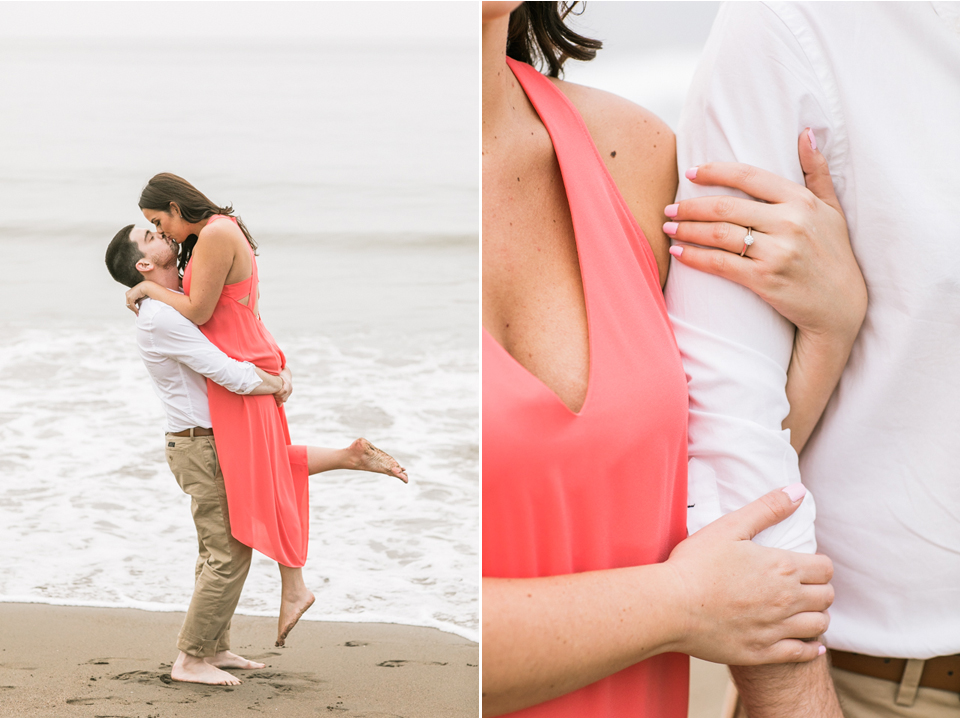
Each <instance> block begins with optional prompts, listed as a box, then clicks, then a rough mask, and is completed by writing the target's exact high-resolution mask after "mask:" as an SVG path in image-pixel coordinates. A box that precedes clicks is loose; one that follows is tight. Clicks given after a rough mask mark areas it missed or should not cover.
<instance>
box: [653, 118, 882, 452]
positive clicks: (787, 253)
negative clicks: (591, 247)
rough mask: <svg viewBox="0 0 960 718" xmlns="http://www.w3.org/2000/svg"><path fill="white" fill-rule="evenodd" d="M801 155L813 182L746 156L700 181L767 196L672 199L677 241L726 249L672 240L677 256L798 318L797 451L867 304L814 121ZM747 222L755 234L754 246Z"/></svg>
mask: <svg viewBox="0 0 960 718" xmlns="http://www.w3.org/2000/svg"><path fill="white" fill-rule="evenodd" d="M799 154H800V166H801V167H802V169H803V175H804V182H805V184H806V189H805V188H803V187H801V186H800V185H797V184H795V183H793V182H790V181H789V180H786V179H783V178H782V177H778V176H777V175H774V174H772V173H770V172H765V171H764V170H760V169H757V168H756V167H751V166H750V165H744V164H737V163H731V162H724V163H710V164H704V165H701V166H700V167H698V168H695V169H694V170H688V172H687V176H688V179H690V180H691V181H693V182H696V183H697V184H716V185H724V186H727V187H735V188H737V189H739V190H742V191H743V192H745V193H747V194H749V195H751V196H753V197H757V198H758V199H761V200H765V201H766V202H767V203H764V202H757V201H754V200H749V199H743V198H739V197H729V196H720V197H699V198H696V199H689V200H683V201H682V202H678V203H677V204H673V205H670V206H669V207H667V209H666V214H667V215H668V216H670V217H673V220H674V221H671V222H667V223H666V224H665V225H664V231H665V232H666V233H667V234H669V235H671V236H672V237H674V238H675V239H677V240H678V241H682V242H692V243H694V244H698V245H706V246H711V247H717V248H718V249H706V248H704V247H702V246H701V247H694V246H684V247H681V246H673V247H671V248H670V253H671V254H673V255H674V257H676V258H677V261H679V262H681V263H683V264H686V265H688V266H691V267H693V268H695V269H699V270H702V271H704V272H709V273H711V274H716V275H718V276H721V277H725V278H726V279H730V280H731V281H734V282H736V283H737V284H742V285H743V286H745V287H747V288H748V289H751V290H753V291H754V292H756V293H757V294H758V295H759V296H760V297H761V298H762V299H763V300H764V301H766V302H767V303H768V304H769V305H770V306H772V307H773V308H774V309H775V310H776V311H778V312H779V313H780V314H781V315H783V316H784V317H786V318H787V319H788V320H789V321H791V322H793V324H795V325H796V327H797V334H796V338H795V340H794V346H793V356H792V357H791V359H790V367H789V371H788V375H787V377H788V378H787V388H786V392H787V399H788V400H789V402H790V413H789V414H788V415H787V417H786V418H785V419H784V420H783V428H784V429H789V430H790V443H791V444H793V447H794V449H795V450H796V451H797V452H798V453H799V452H800V451H802V450H803V447H804V446H805V445H806V443H807V439H809V438H810V435H811V434H812V433H813V429H814V427H815V426H816V425H817V422H818V421H819V420H820V416H821V415H822V414H823V410H824V408H825V407H826V405H827V401H828V400H829V399H830V395H831V394H832V393H833V390H834V388H835V387H836V385H837V382H838V381H839V379H840V375H841V373H842V372H843V368H844V367H845V366H846V363H847V359H848V357H849V356H850V351H851V349H852V348H853V342H854V340H855V339H856V337H857V333H858V332H859V331H860V325H861V324H862V323H863V318H864V315H865V314H866V310H867V288H866V284H865V283H864V281H863V276H862V275H861V273H860V268H859V267H858V266H857V262H856V259H855V258H854V256H853V251H852V250H851V248H850V238H849V236H848V235H847V225H846V220H845V218H844V216H843V210H842V209H841V207H840V203H839V201H838V200H837V195H836V193H835V192H834V190H833V181H832V180H831V179H830V169H829V168H828V167H827V161H826V159H824V157H823V155H822V154H820V152H819V151H817V148H816V142H815V141H814V138H813V133H812V132H811V131H810V130H806V131H805V132H803V133H802V134H801V135H800V139H799ZM691 175H692V176H691ZM747 228H751V235H752V237H753V239H754V242H753V243H752V244H750V245H749V246H748V245H746V244H745V242H744V238H745V237H746V235H747ZM740 255H743V256H740Z"/></svg>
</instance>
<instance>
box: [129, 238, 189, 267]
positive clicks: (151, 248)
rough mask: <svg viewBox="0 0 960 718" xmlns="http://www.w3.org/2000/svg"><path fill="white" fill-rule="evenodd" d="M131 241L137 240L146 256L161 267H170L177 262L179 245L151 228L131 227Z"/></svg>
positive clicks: (138, 245)
mask: <svg viewBox="0 0 960 718" xmlns="http://www.w3.org/2000/svg"><path fill="white" fill-rule="evenodd" d="M130 241H131V242H135V243H136V245H137V247H139V248H140V251H141V252H143V254H144V256H145V257H146V258H147V259H149V260H150V262H152V263H153V264H154V265H155V266H157V267H159V268H160V269H168V268H169V267H172V266H175V265H176V263H177V252H178V251H179V249H180V247H179V245H178V244H177V243H176V242H175V241H174V240H172V239H167V238H165V237H164V236H163V235H162V234H160V233H159V232H154V231H153V230H150V229H131V230H130Z"/></svg>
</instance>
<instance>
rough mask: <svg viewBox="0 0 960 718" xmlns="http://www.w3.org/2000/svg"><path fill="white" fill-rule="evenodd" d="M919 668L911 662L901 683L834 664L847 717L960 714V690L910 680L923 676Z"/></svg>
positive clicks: (955, 717)
mask: <svg viewBox="0 0 960 718" xmlns="http://www.w3.org/2000/svg"><path fill="white" fill-rule="evenodd" d="M917 663H918V664H919V663H922V661H917ZM917 668H918V669H917V670H915V671H910V668H909V666H908V668H907V670H906V671H904V679H903V680H902V681H901V682H900V683H894V682H893V681H885V680H883V679H882V678H871V677H870V676H861V675H859V674H857V673H851V672H850V671H842V670H840V669H839V668H831V669H830V674H831V675H832V676H833V684H834V685H835V686H836V687H837V695H839V696H840V707H841V709H842V710H843V715H844V718H960V694H958V693H953V692H952V691H941V690H938V689H936V688H922V687H918V685H917V683H916V681H911V680H910V674H915V675H916V679H917V680H919V678H920V671H921V670H922V668H920V667H919V666H918V667H917Z"/></svg>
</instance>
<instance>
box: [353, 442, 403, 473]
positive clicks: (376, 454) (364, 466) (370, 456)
mask: <svg viewBox="0 0 960 718" xmlns="http://www.w3.org/2000/svg"><path fill="white" fill-rule="evenodd" d="M347 453H349V454H350V456H351V458H352V459H353V461H354V462H355V466H354V467H353V468H354V470H355V471H373V472H374V473H377V474H386V475H387V476H396V477H397V478H398V479H400V480H401V481H402V482H403V483H407V472H406V470H405V469H404V468H403V467H402V466H400V464H399V462H398V461H397V460H396V459H394V458H393V457H392V456H390V454H388V453H387V452H385V451H381V450H380V449H378V448H377V447H376V446H374V445H373V444H371V443H370V442H369V441H367V440H366V439H364V438H363V437H361V438H359V439H357V440H356V441H354V442H353V443H352V444H350V446H349V448H348V449H347Z"/></svg>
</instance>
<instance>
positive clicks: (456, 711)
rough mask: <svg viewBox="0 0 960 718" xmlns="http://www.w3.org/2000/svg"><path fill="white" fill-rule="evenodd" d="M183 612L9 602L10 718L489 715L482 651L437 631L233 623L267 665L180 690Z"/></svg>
mask: <svg viewBox="0 0 960 718" xmlns="http://www.w3.org/2000/svg"><path fill="white" fill-rule="evenodd" d="M182 621H183V614H182V613H158V612H148V611H138V610H134V609H125V608H86V607H64V606H47V605H41V604H19V603H8V604H0V716H4V717H7V716H11V717H12V716H17V717H18V718H31V717H34V716H36V717H37V718H40V717H43V718H53V717H57V718H59V717H60V716H65V717H66V716H78V717H79V716H83V717H89V718H175V717H176V718H179V717H181V716H182V717H184V718H189V717H192V716H198V717H199V716H203V717H204V718H218V717H219V716H237V715H251V714H250V713H248V712H247V711H252V712H253V713H269V714H282V715H284V716H289V717H290V718H298V717H299V716H318V715H337V716H356V717H357V718H360V717H361V716H363V717H365V718H388V717H389V718H395V717H396V718H399V717H401V716H402V717H403V718H458V717H460V716H464V717H466V716H469V717H470V718H474V717H475V716H477V715H478V714H479V669H478V663H479V647H478V646H477V644H476V643H473V642H471V641H468V640H466V639H464V638H460V637H458V636H455V635H453V634H450V633H444V632H442V631H438V630H436V629H432V628H419V627H413V626H404V625H398V624H385V623H327V622H320V621H311V622H301V623H300V624H299V625H298V626H297V628H296V629H295V630H294V632H293V633H292V634H291V637H290V638H289V639H288V641H287V644H288V647H287V648H285V649H279V648H274V647H273V644H274V640H275V638H276V621H275V620H274V619H269V618H259V617H250V616H237V617H235V618H234V621H233V626H232V633H233V649H234V650H235V651H236V652H237V653H241V654H242V655H244V656H246V657H248V658H251V659H255V660H258V661H260V662H262V663H266V664H267V666H266V668H263V669H261V670H256V671H236V674H237V676H238V677H239V678H241V680H243V685H241V686H236V687H218V686H202V685H196V684H186V683H174V682H172V681H171V680H170V664H171V662H172V661H173V659H175V658H176V654H177V651H176V648H175V645H174V644H175V640H176V635H177V631H178V630H179V628H180V624H181V622H182Z"/></svg>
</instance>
